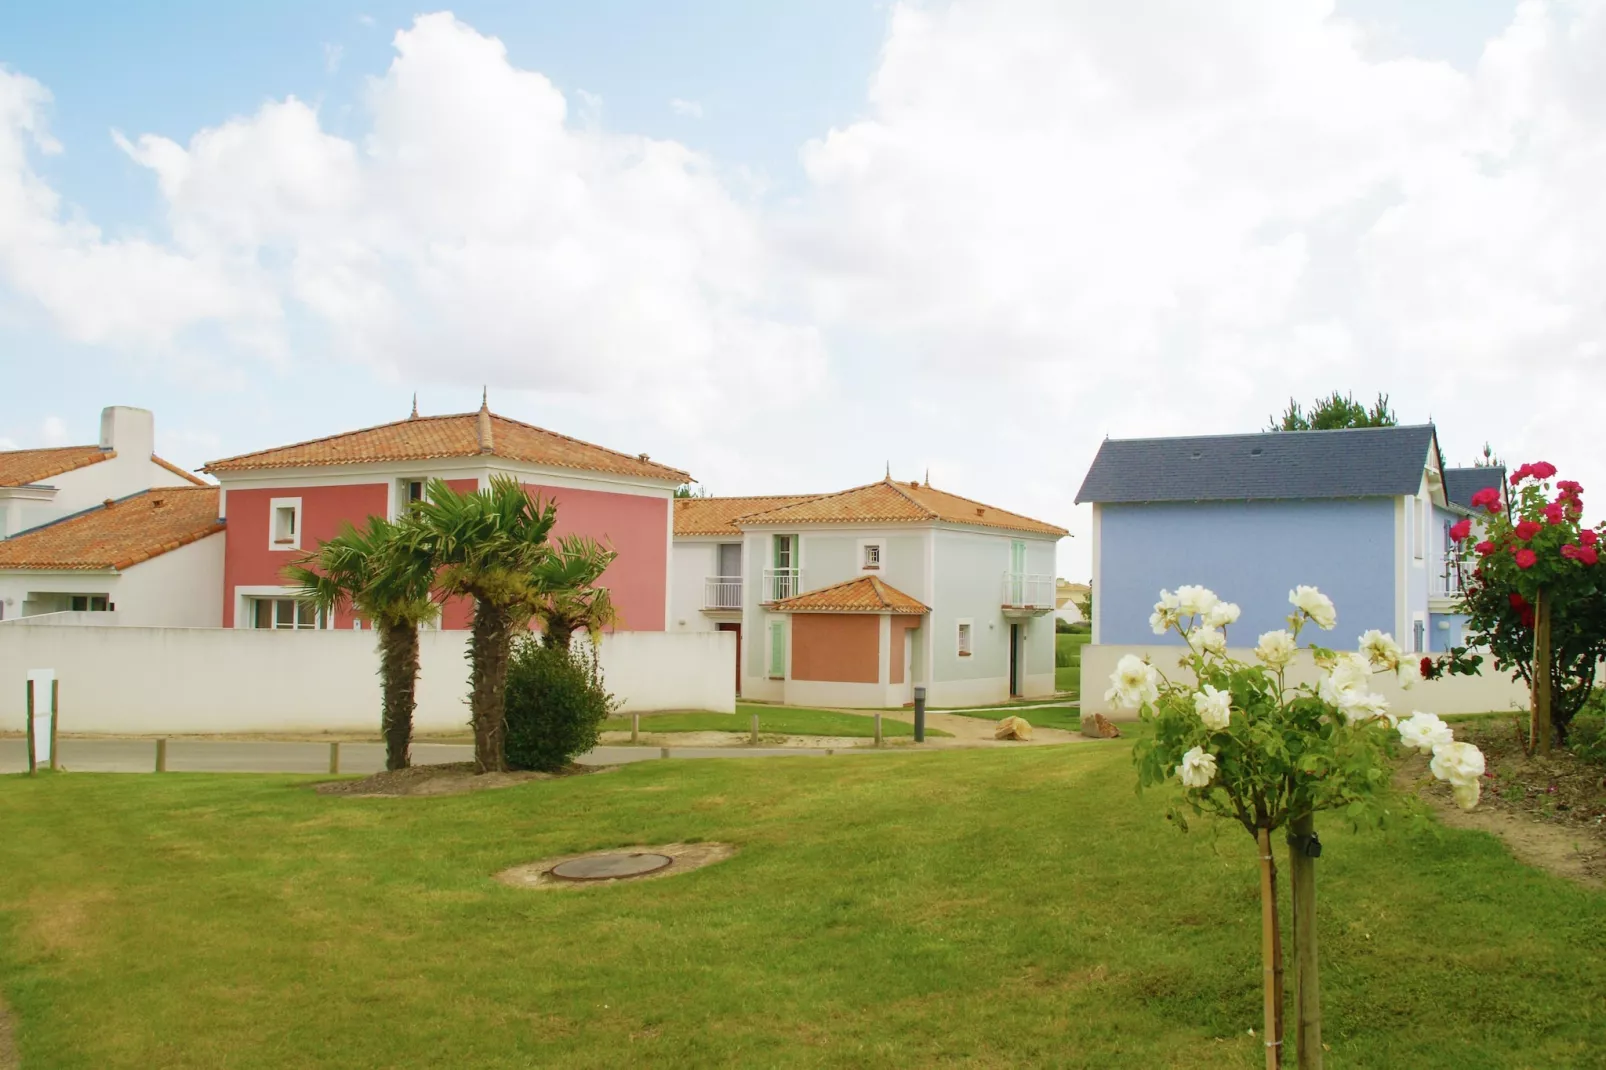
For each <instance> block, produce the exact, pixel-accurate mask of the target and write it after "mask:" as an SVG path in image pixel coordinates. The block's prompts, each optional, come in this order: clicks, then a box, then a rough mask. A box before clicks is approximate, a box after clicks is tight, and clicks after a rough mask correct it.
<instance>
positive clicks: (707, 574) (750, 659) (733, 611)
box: [670, 478, 1068, 708]
mask: <svg viewBox="0 0 1606 1070" xmlns="http://www.w3.org/2000/svg"><path fill="white" fill-rule="evenodd" d="M674 530H675V534H674V558H673V561H672V567H671V591H670V606H671V613H670V629H671V630H681V631H704V630H724V631H733V632H736V633H737V636H738V642H737V648H738V655H737V668H736V673H737V678H738V679H737V682H738V686H739V688H740V692H741V694H742V695H743V696H744V697H746V698H749V699H758V700H766V701H775V702H785V703H788V704H790V705H807V706H839V707H858V708H870V707H889V706H901V705H905V704H908V703H909V702H912V701H913V693H914V691H913V689H914V687H915V685H917V684H919V685H922V686H924V687H925V688H926V697H927V702H928V703H929V704H930V705H932V706H933V707H943V706H947V707H958V706H967V705H979V704H985V703H992V702H1001V701H1005V700H1007V699H1009V698H1010V697H1011V696H1020V697H1037V696H1046V695H1051V694H1052V693H1053V691H1054V624H1053V618H1052V614H1053V612H1054V610H1055V590H1054V564H1055V547H1056V545H1057V544H1058V542H1059V540H1060V539H1062V538H1064V537H1065V536H1066V535H1067V534H1068V533H1067V532H1066V530H1065V529H1064V528H1061V527H1057V526H1055V525H1053V524H1048V523H1044V522H1043V521H1040V520H1033V519H1031V518H1029V517H1025V516H1021V515H1019V514H1017V513H1011V512H1009V511H1007V510H1003V509H999V508H997V507H995V506H990V505H984V504H982V503H981V502H977V501H972V500H971V499H968V498H962V497H960V496H958V495H955V494H949V493H947V492H945V491H941V490H938V489H936V488H935V487H932V486H930V485H929V484H921V483H918V482H899V481H895V480H893V479H891V478H887V479H885V480H882V481H881V482H878V483H871V484H867V485H865V486H862V487H854V488H852V489H850V490H845V491H841V492H839V493H835V494H819V495H788V496H771V497H748V498H681V499H678V500H677V501H676V502H675V528H674Z"/></svg>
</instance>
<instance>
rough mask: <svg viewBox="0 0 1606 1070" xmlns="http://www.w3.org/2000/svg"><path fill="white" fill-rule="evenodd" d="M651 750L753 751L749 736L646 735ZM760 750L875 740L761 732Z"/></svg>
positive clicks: (617, 738)
mask: <svg viewBox="0 0 1606 1070" xmlns="http://www.w3.org/2000/svg"><path fill="white" fill-rule="evenodd" d="M886 741H887V745H888V746H899V745H901V744H903V743H913V742H914V739H913V737H910V736H900V737H886ZM600 742H601V743H603V744H604V745H617V744H621V743H629V742H630V733H629V732H604V733H602V738H601V740H600ZM639 742H640V743H641V744H642V745H643V746H649V747H751V746H752V745H753V743H752V737H751V736H749V735H748V734H747V733H746V732H714V731H710V732H643V733H641V739H640V741H639ZM758 745H759V746H760V747H797V748H813V749H830V750H850V749H852V748H854V747H874V746H875V740H874V739H870V738H866V737H862V736H786V735H780V734H778V733H776V734H771V733H768V732H760V733H759V734H758Z"/></svg>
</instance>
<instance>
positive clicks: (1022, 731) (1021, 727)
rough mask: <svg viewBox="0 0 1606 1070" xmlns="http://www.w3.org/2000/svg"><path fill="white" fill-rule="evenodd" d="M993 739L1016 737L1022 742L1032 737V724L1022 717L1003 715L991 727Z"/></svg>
mask: <svg viewBox="0 0 1606 1070" xmlns="http://www.w3.org/2000/svg"><path fill="white" fill-rule="evenodd" d="M993 738H994V739H1018V740H1021V741H1022V742H1024V741H1026V740H1028V739H1031V738H1032V726H1031V725H1030V724H1029V723H1027V721H1026V719H1025V718H1024V717H1005V718H1004V719H1003V720H1002V721H999V722H998V727H997V728H994V729H993Z"/></svg>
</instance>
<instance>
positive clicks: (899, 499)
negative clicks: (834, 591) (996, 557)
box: [741, 479, 1069, 535]
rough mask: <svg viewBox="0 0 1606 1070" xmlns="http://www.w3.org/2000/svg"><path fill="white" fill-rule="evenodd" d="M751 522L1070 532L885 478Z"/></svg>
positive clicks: (783, 508)
mask: <svg viewBox="0 0 1606 1070" xmlns="http://www.w3.org/2000/svg"><path fill="white" fill-rule="evenodd" d="M741 520H742V523H743V524H744V525H749V524H766V525H767V524H896V523H930V522H932V521H943V522H945V523H949V524H969V525H973V526H975V527H983V528H1002V529H1004V530H1007V531H1025V532H1032V533H1034V534H1039V535H1068V534H1069V532H1067V531H1066V530H1065V529H1064V528H1062V527H1057V526H1055V525H1053V524H1045V523H1044V522H1043V521H1041V520H1033V519H1032V518H1030V517H1026V516H1021V515H1020V514H1019V513H1011V512H1009V511H1008V510H1005V509H999V508H997V507H995V506H991V505H983V504H982V503H981V502H977V501H972V500H971V499H969V498H961V497H960V496H959V495H957V494H949V493H948V492H946V491H941V490H937V489H936V488H935V487H930V486H923V485H921V484H919V483H897V482H894V481H893V480H891V479H884V480H882V481H881V482H879V483H870V484H867V485H866V486H863V487H854V488H853V489H851V490H844V491H841V492H839V493H836V494H826V495H822V496H820V497H818V498H810V499H808V500H806V501H802V502H798V503H796V504H793V505H786V506H780V507H778V508H775V509H769V510H766V511H764V512H759V513H750V514H748V515H747V516H745V517H742V518H741Z"/></svg>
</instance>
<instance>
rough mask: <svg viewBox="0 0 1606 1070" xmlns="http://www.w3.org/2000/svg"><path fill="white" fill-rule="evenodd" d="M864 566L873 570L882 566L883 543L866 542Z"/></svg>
mask: <svg viewBox="0 0 1606 1070" xmlns="http://www.w3.org/2000/svg"><path fill="white" fill-rule="evenodd" d="M864 567H865V568H866V569H872V570H873V569H878V568H880V567H881V544H880V543H878V542H867V543H865V544H864Z"/></svg>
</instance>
